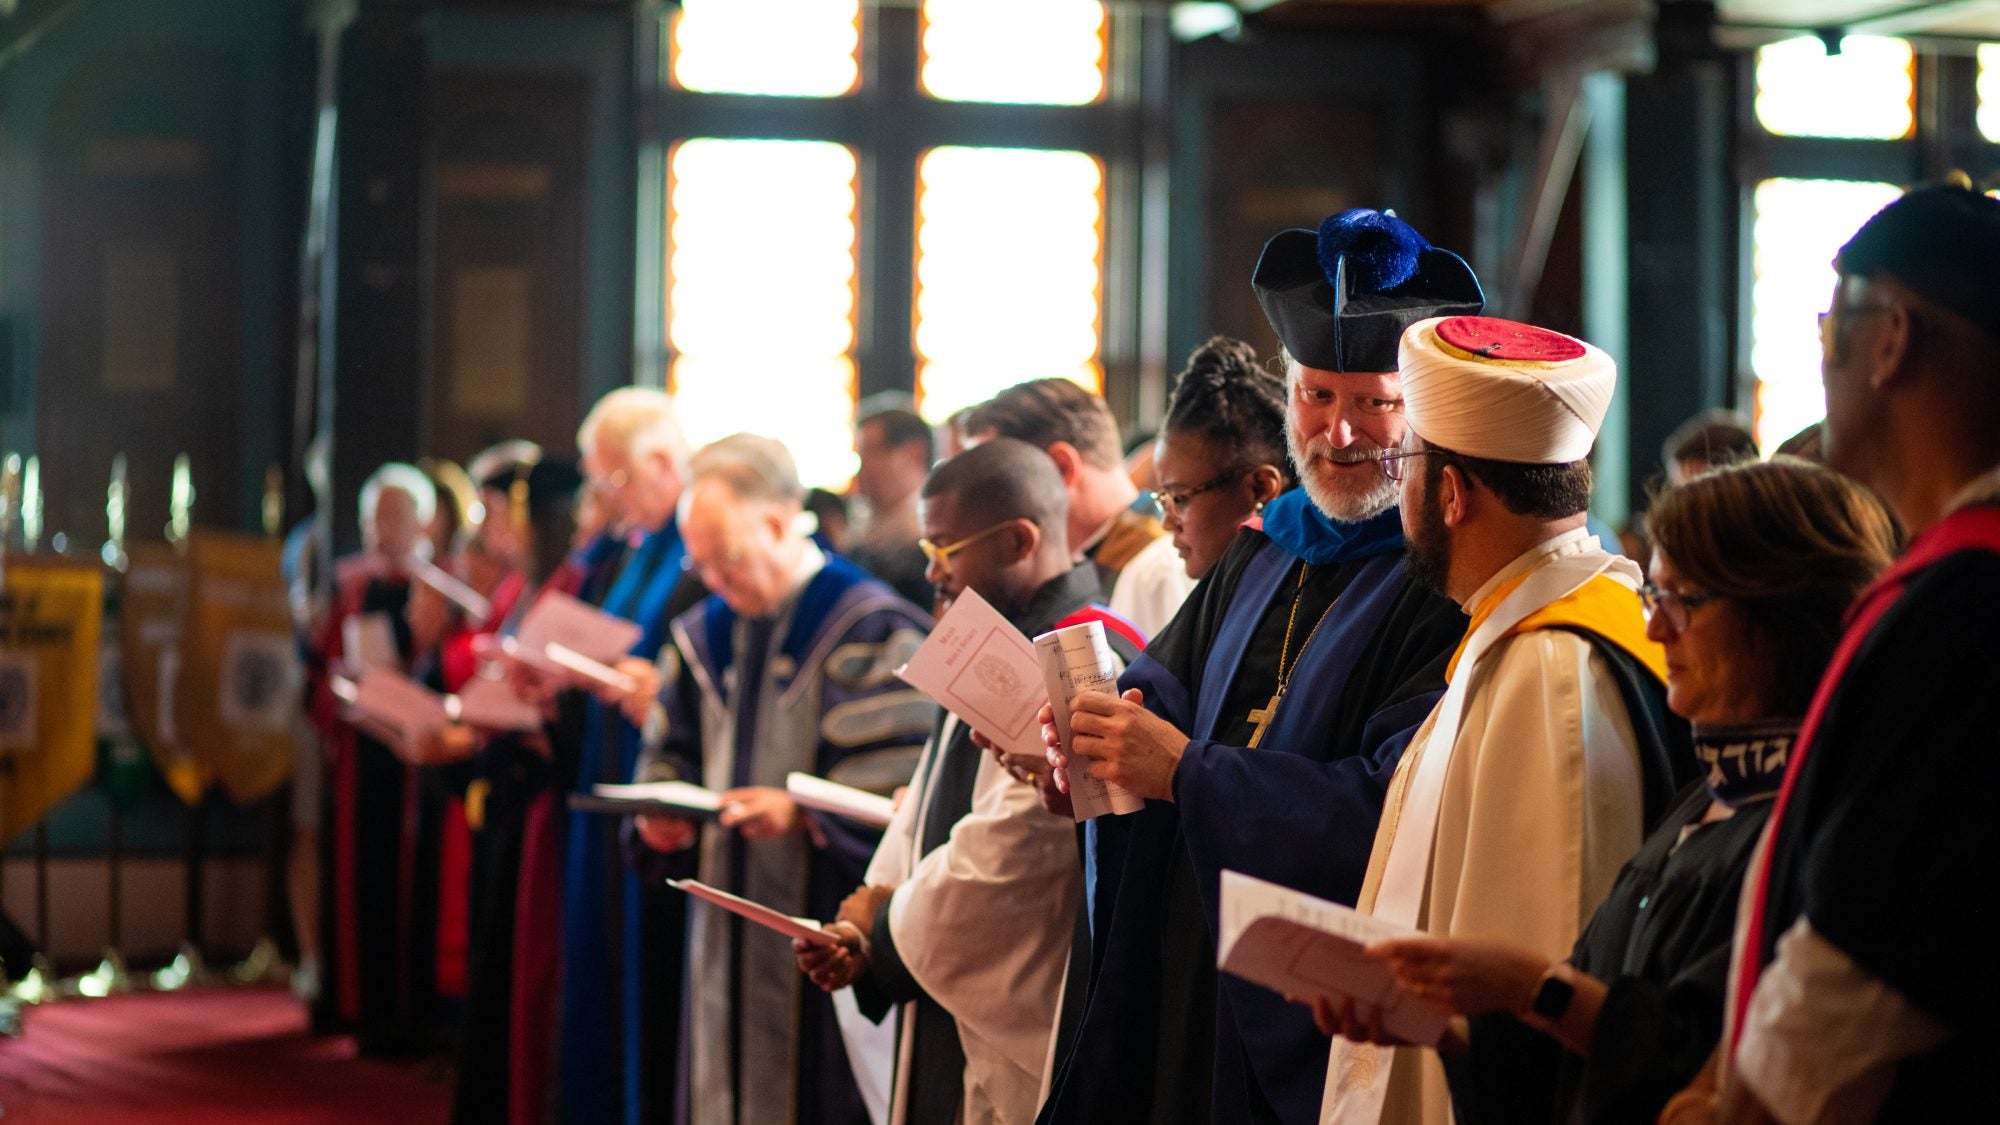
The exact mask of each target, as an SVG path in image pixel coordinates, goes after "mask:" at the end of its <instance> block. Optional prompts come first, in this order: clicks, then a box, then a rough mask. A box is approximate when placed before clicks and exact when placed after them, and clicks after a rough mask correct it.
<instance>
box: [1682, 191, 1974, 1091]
mask: <svg viewBox="0 0 2000 1125" xmlns="http://www.w3.org/2000/svg"><path fill="white" fill-rule="evenodd" d="M1834 268H1835V269H1836V270H1837V271H1838V273H1839V275H1840V278H1839V282H1838V284H1837V285H1836V286H1835V287H1834V293H1833V301H1832V304H1831V306H1830V308H1829V309H1828V311H1827V312H1826V313H1824V314H1822V319H1821V321H1820V333H1821V342H1822V345H1823V347H1824V349H1825V355H1824V358H1823V359H1822V361H1821V372H1822V378H1823V380H1824V382H1825V384H1826V405H1827V416H1826V430H1825V441H1826V454H1827V460H1828V461H1829V462H1830V463H1831V464H1832V465H1833V466H1834V467H1835V468H1837V469H1839V470H1841V471H1842V472H1846V473H1848V474H1850V475H1852V476H1854V477H1855V478H1857V479H1859V480H1860V481H1861V482H1862V483H1864V484H1866V485H1868V486H1870V487H1871V488H1873V489H1875V490H1876V491H1877V492H1878V493H1880V494H1881V495H1882V497H1883V499H1885V500H1887V501H1888V503H1889V506H1890V508H1891V509H1893V510H1894V511H1895V513H1896V516H1897V518H1898V519H1900V520H1901V521H1902V524H1903V526H1904V527H1905V528H1907V529H1908V531H1909V533H1910V535H1911V536H1912V540H1911V543H1910V546H1909V548H1908V550H1907V551H1906V552H1905V553H1904V555H1903V558H1902V559H1901V560H1900V561H1899V562H1897V563H1896V565H1894V566H1893V567H1891V568H1890V569H1889V571H1888V572H1887V573H1886V574H1884V575H1883V576H1882V577H1881V579H1880V580H1878V581H1877V583H1876V584H1875V585H1874V586H1872V587H1870V589H1869V590H1868V591H1867V592H1865V593H1863V594H1862V596H1861V599H1860V601H1859V602H1857V603H1856V605H1855V607H1854V608H1853V610H1851V611H1850V613H1849V616H1848V626H1847V631H1846V633H1845V635H1844V636H1843V637H1842V638H1841V641H1840V645H1839V647H1838V648H1837V649H1836V650H1835V652H1834V657H1833V661H1832V664H1831V665H1830V666H1829V667H1828V668H1827V671H1826V675H1825V677H1824V678H1823V679H1822V680H1821V682H1820V688H1819V692H1818V694H1817V695H1816V696H1815V698H1814V699H1813V703H1812V707H1811V709H1810V710H1809V711H1808V712H1807V714H1806V720H1805V725H1804V727H1803V728H1802V729H1801V730H1800V731H1799V736H1798V739H1797V741H1795V742H1794V743H1793V745H1792V756H1791V760H1790V761H1789V762H1788V763H1787V769H1786V773H1785V780H1784V783H1783V787H1782V788H1781V789H1780V790H1779V794H1778V798H1777V803H1776V804H1775V805H1774V806H1773V808H1772V811H1771V816H1770V824H1769V827H1768V828H1767V829H1766V830H1765V832H1766V835H1765V848H1766V850H1765V851H1764V852H1762V853H1760V854H1759V855H1758V856H1756V857H1755V858H1753V859H1752V860H1751V864H1750V869H1749V872H1748V874H1747V875H1746V877H1745V880H1744V898H1743V913H1742V915H1741V918H1740V921H1739V928H1738V931H1737V945H1736V951H1735V953H1736V956H1735V964H1734V965H1733V966H1732V972H1733V979H1732V982H1731V985H1732V987H1731V1010H1730V1012H1729V1017H1730V1018H1729V1024H1728V1028H1727V1035H1726V1036H1725V1040H1724V1042H1725V1047H1726V1049H1728V1050H1729V1051H1730V1052H1731V1057H1730V1058H1729V1059H1728V1062H1729V1063H1730V1065H1729V1066H1727V1067H1725V1068H1724V1069H1725V1070H1726V1071H1727V1072H1728V1074H1729V1080H1728V1082H1727V1084H1726V1087H1725V1089H1724V1091H1723V1105H1722V1109H1723V1113H1722V1115H1721V1117H1720V1119H1721V1120H1731V1121H1749V1120H1761V1119H1765V1117H1764V1115H1765V1114H1768V1115H1769V1116H1771V1117H1775V1118H1776V1119H1777V1120H1779V1121H1786V1122H1790V1121H1808V1120H1811V1121H1821V1120H1826V1121H1872V1120H1877V1119H1879V1120H1884V1121H1947V1120H1957V1119H1962V1118H1964V1117H1965V1116H1966V1113H1967V1110H1966V1108H1965V1107H1966V1106H1968V1105H1973V1104H1979V1103H1978V1102H1976V1101H1972V1100H1968V1099H1980V1098H1982V1097H1983V1093H1982V1092H1983V1091H1987V1090H1990V1089H1991V1087H1992V1076H1991V1073H1990V1072H1991V1070H1992V1066H1993V1059H1994V1057H1995V1056H1996V1054H2000V1034H1996V1032H1995V1029H1994V1023H1993V1012H1994V1010H1995V1008H1996V1006H2000V965H1996V963H1995V961H1994V959H1993V957H1992V956H1991V947H1992V943H1993V927H1992V918H1993V908H1992V906H1991V904H1990V903H1991V898H1992V893H1993V888H1994V887H1995V885H1996V884H2000V819H1996V818H1995V817H1994V815H1993V807H1992V800H1993V794H1994V793H1995V792H1996V791H2000V755H1996V754H1995V752H1994V751H1995V744H1994V743H1995V732H1996V731H2000V598H1995V596H1994V591H1995V590H1996V589H2000V202H1996V201H1995V200H1993V199H1990V198H1987V197H1986V196H1983V195H1981V194H1979V193H1977V192H1975V191H1972V190H1970V189H1969V188H1967V187H1964V186H1955V187H1935V188H1926V189H1922V190H1918V191H1913V192H1911V193H1909V194H1908V195H1905V196H1904V197H1903V198H1902V199H1900V200H1898V201H1896V202H1895V203H1892V204H1890V205H1889V206H1888V207H1886V208H1884V209H1883V210H1882V211H1881V212H1880V213H1878V214H1877V215H1876V216H1875V217H1874V218H1872V219H1870V220H1869V221H1868V222H1867V223H1866V224H1865V225H1863V226H1862V228H1861V230H1860V232H1859V233H1857V234H1856V235H1855V236H1854V238H1853V239H1852V240H1851V241H1850V242H1848V244H1847V245H1846V246H1844V247H1842V248H1841V251H1840V256H1839V257H1838V258H1837V259H1835V261H1834ZM1705 1096H1706V1093H1705V1091H1702V1090H1700V1089H1696V1090H1693V1091H1690V1092H1689V1093H1688V1094H1685V1095H1683V1097H1686V1098H1689V1099H1691V1100H1701V1099H1703V1098H1704V1097H1705Z"/></svg>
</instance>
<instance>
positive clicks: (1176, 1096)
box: [1039, 511, 1466, 1125]
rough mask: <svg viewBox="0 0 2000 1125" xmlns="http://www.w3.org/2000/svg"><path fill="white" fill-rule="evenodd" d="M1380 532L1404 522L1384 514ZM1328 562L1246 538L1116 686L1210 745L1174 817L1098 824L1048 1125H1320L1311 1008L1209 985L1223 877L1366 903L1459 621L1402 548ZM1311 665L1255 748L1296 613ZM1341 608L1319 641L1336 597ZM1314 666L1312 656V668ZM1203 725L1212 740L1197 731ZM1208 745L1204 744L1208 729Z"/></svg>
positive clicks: (1153, 809) (1192, 749) (1195, 757)
mask: <svg viewBox="0 0 2000 1125" xmlns="http://www.w3.org/2000/svg"><path fill="white" fill-rule="evenodd" d="M1380 518H1381V519H1382V520H1384V521H1395V520H1396V519H1398V518H1399V517H1398V516H1397V514H1396V513H1395V512H1393V511H1392V512H1390V513H1388V514H1387V515H1386V516H1384V517H1380ZM1375 531H1376V533H1377V537H1378V539H1379V538H1381V537H1383V536H1386V537H1387V542H1386V546H1385V547H1384V548H1382V549H1380V550H1377V551H1375V552H1374V553H1372V554H1370V555H1369V556H1367V557H1363V558H1357V559H1352V560H1350V561H1346V562H1338V563H1332V564H1328V565H1322V566H1313V567H1310V568H1308V569H1307V571H1306V575H1305V580H1304V583H1303V585H1300V583H1299V580H1298V579H1299V562H1298V560H1297V559H1296V558H1295V557H1294V556H1291V555H1289V554H1288V553H1286V552H1285V551H1284V549H1283V548H1280V547H1278V546H1277V544H1276V543H1275V542H1273V541H1272V540H1270V539H1269V538H1267V537H1266V536H1265V535H1263V534H1262V533H1260V532H1256V531H1245V532H1243V533H1240V534H1239V535H1238V536H1237V538H1236V540H1235V542H1233V543H1232V544H1231V545H1230V548H1229V550H1228V551H1227V552H1226V553H1225V554H1224V555H1223V557H1222V559H1221V560H1220V561H1219V562H1218V563H1217V564H1216V566H1215V569H1214V570H1213V571H1212V572H1211V573H1210V574H1209V575H1208V577H1207V578H1205V579H1204V580H1203V581H1202V583H1201V584H1200V585H1199V586H1197V587H1196V588H1195V590H1194V592H1193V593H1192V594H1190V595H1189V597H1188V600H1187V601H1186V602H1185V603H1184V604H1183V605H1182V607H1181V610H1180V612H1179V614H1177V615H1176V616H1175V618H1174V620H1173V621H1172V622H1171V623H1169V624H1168V626H1167V627H1166V628H1165V629H1164V630H1162V631H1161V633H1160V635H1159V636H1158V637H1156V638H1154V639H1153V641H1152V642H1151V643H1150V644H1149V645H1148V646H1147V649H1146V652H1145V653H1144V655H1142V657H1141V658H1140V660H1139V661H1138V662H1137V663H1135V664H1134V665H1133V667H1132V668H1131V669H1130V670H1128V671H1127V673H1126V675H1125V677H1124V678H1123V679H1121V681H1120V686H1121V687H1123V688H1131V687H1138V688H1139V689H1140V690H1142V691H1144V692H1145V693H1146V698H1147V705H1148V706H1149V707H1151V708H1152V709H1154V710H1155V711H1157V712H1159V713H1161V714H1162V715H1163V716H1164V717H1166V718H1168V719H1169V721H1172V722H1174V723H1175V725H1176V726H1177V727H1179V728H1180V729H1181V730H1184V731H1189V732H1190V733H1192V734H1194V735H1195V736H1196V737H1195V739H1194V740H1193V741H1192V742H1191V743H1190V746H1189V750H1188V752H1187V754H1186V755H1185V756H1184V757H1183V758H1182V760H1181V768H1180V770H1179V772H1178V773H1177V775H1176V777H1175V790H1176V798H1177V803H1167V802H1159V801H1154V802H1148V804H1147V806H1146V808H1145V809H1143V810H1141V811H1140V812H1138V813H1135V814H1132V815H1130V816H1122V817H1104V818H1100V819H1099V820H1096V821H1093V822H1092V824H1091V829H1090V830H1091V831H1092V832H1094V833H1095V842H1094V846H1093V847H1092V848H1091V849H1090V853H1089V855H1088V857H1087V858H1088V861H1089V863H1088V866H1087V868H1086V873H1085V880H1086V882H1085V893H1086V906H1087V909H1088V911H1089V915H1090V919H1091V933H1092V935H1093V937H1092V948H1091V963H1090V970H1089V976H1090V983H1089V989H1088V995H1087V996H1086V998H1085V1000H1084V1004H1083V1010H1082V1012H1081V1014H1080V1016H1077V1017H1071V1016H1070V1015H1069V1014H1068V1013H1066V1014H1065V1016H1066V1020H1073V1025H1071V1026H1065V1027H1063V1028H1062V1029H1060V1030H1059V1032H1058V1041H1059V1046H1060V1049H1061V1050H1062V1056H1061V1061H1060V1062H1059V1064H1058V1069H1057V1072H1056V1075H1055V1076H1054V1080H1053V1081H1054V1084H1053V1086H1052V1088H1051V1090H1050V1094H1049V1100H1048V1101H1047V1103H1046V1104H1044V1106H1043V1107H1042V1113H1041V1116H1040V1118H1039V1120H1041V1121H1043V1122H1047V1123H1051V1125H1054V1123H1058V1122H1076V1123H1079V1125H1081V1123H1086V1122H1088V1123H1101V1122H1124V1121H1133V1122H1141V1121H1143V1122H1178V1121H1210V1120H1213V1121H1232V1122H1234V1121H1245V1122H1247V1121H1310V1120H1313V1119H1314V1118H1315V1117H1316V1116H1317V1111H1318V1105H1319V1098H1320V1094H1321V1091H1322V1088H1323V1084H1324V1081H1325V1075H1326V1062H1327V1054H1328V1050H1329V1043H1328V1041H1327V1039H1326V1037H1325V1036H1323V1035H1320V1034H1319V1032H1318V1031H1317V1030H1316V1029H1314V1027H1313V1026H1312V1017H1311V1015H1310V1013H1309V1012H1308V1011H1307V1010H1306V1009H1305V1008H1303V1007H1300V1006H1298V1005H1293V1004H1288V1003H1287V1002H1286V1001H1285V1000H1284V999H1283V998H1282V997H1280V996H1278V995H1276V994H1275V993H1272V992H1270V991H1268V990H1266V989H1262V988H1259V987H1258V986H1256V985H1252V984H1250V983H1248V982H1246V981H1240V980H1236V979H1235V978H1230V977H1219V976H1218V974H1217V972H1216V969H1215V944H1214V940H1215V930H1216V926H1217V910H1218V906H1219V904H1218V901H1217V894H1218V891H1217V886H1218V883H1219V879H1220V872H1221V870H1222V869H1223V868H1225V867H1228V868H1232V869H1235V870H1240V871H1244V872H1246V873H1247V874H1251V875H1254V876H1257V877H1259V878H1264V879H1269V880H1271V881H1273V882H1277V883H1281V884H1284V885H1287V886H1293V887H1297V888H1299V889H1301V890H1305V891H1307V892H1308V893H1311V894H1315V895H1319V896H1322V897H1325V898H1329V899H1333V900H1335V901H1343V902H1350V903H1351V902H1353V901H1354V898H1355V895H1356V894H1357V893H1358V892H1359V891H1360V888H1361V880H1362V876H1363V875H1364V874H1365V873H1366V869H1367V860H1368V852H1369V850H1370V848H1371V847H1372V846H1373V842H1374V836H1375V824H1376V821H1377V820H1378V819H1379V817H1380V814H1381V805H1382V797H1383V794H1384V792H1385V791H1386V788H1387V785H1388V782H1389V779H1390V777H1391V776H1392V775H1393V774H1394V772H1395V768H1396V762H1397V761H1398V760H1399V759H1400V757H1401V754H1402V749H1403V747H1404V746H1405V745H1407V744H1408V741H1409V738H1410V736H1411V735H1413V734H1414V733H1415V729H1416V727H1417V725H1418V724H1420V723H1421V722H1422V721H1423V719H1424V717H1425V715H1427V714H1428V713H1429V712H1430V709H1431V707H1432V706H1433V705H1434V704H1435V703H1436V701H1437V699H1438V697H1439V696H1440V695H1442V693H1443V690H1444V666H1445V663H1446V661H1447V660H1448V658H1449V657H1450V655H1451V652H1452V651H1453V649H1454V648H1455V647H1456V646H1457V644H1458V642H1459V640H1460V638H1461V637H1462V636H1463V635H1464V630H1465V624H1466V618H1465V615H1464V613H1463V612H1461V611H1460V610H1459V608H1458V606H1457V605H1456V604H1454V603H1453V602H1451V601H1450V600H1448V599H1446V598H1444V597H1442V596H1441V595H1438V594H1436V593H1434V592H1431V591H1429V590H1427V589H1424V588H1422V587H1420V586H1418V585H1416V584H1415V583H1414V582H1412V581H1411V580H1410V579H1409V577H1408V575H1407V573H1406V572H1405V571H1404V569H1403V567H1402V565H1401V563H1400V562H1399V561H1398V559H1397V552H1398V551H1399V540H1397V539H1396V537H1395V535H1394V531H1393V529H1391V528H1389V527H1388V526H1387V525H1386V524H1384V525H1382V526H1380V527H1377V528H1376V529H1375ZM1295 594H1296V597H1297V600H1298V612H1297V619H1296V622H1295V623H1294V625H1293V637H1292V643H1291V650H1292V652H1293V653H1294V654H1297V655H1298V659H1299V661H1300V665H1299V669H1298V671H1297V672H1296V673H1295V678H1294V680H1293V683H1292V686H1291V690H1290V691H1289V692H1288V694H1287V697H1286V699H1285V701H1284V703H1283V705H1282V706H1280V707H1279V709H1278V717H1277V719H1276V720H1275V721H1274V723H1273V725H1272V726H1271V727H1270V729H1269V730H1268V731H1267V733H1266V735H1265V737H1264V739H1263V740H1262V745H1261V746H1260V747H1259V748H1258V749H1248V748H1247V747H1246V744H1247V743H1248V742H1249V740H1250V733H1251V723H1250V722H1249V719H1248V717H1247V716H1248V714H1249V712H1250V710H1251V709H1253V708H1258V707H1262V706H1263V705H1264V704H1265V702H1266V701H1267V700H1268V699H1269V697H1270V695H1271V692H1272V689H1273V687H1274V686H1275V684H1276V682H1277V665H1278V659H1279V653H1280V649H1281V648H1282V647H1283V641H1284V635H1285V629H1286V624H1287V621H1288V619H1289V618H1290V617H1291V609H1292V603H1293V599H1294V596H1295ZM1337 598H1338V599H1341V600H1342V601H1343V603H1344V604H1343V605H1342V607H1341V608H1340V609H1339V610H1336V611H1335V612H1334V613H1332V614H1330V615H1328V616H1327V620H1326V623H1325V624H1324V625H1322V626H1320V627H1319V628H1318V631H1317V633H1316V634H1315V632H1314V627H1315V624H1316V623H1318V622H1319V621H1320V619H1321V616H1322V614H1323V613H1324V612H1325V611H1326V610H1327V607H1328V606H1330V605H1332V604H1333V603H1334V602H1335V600H1336V599H1337ZM1302 649H1303V652H1302V651H1301V650H1302ZM1198 718H1199V719H1200V721H1199V722H1198V721H1197V719H1198ZM1203 728H1206V729H1203Z"/></svg>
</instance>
